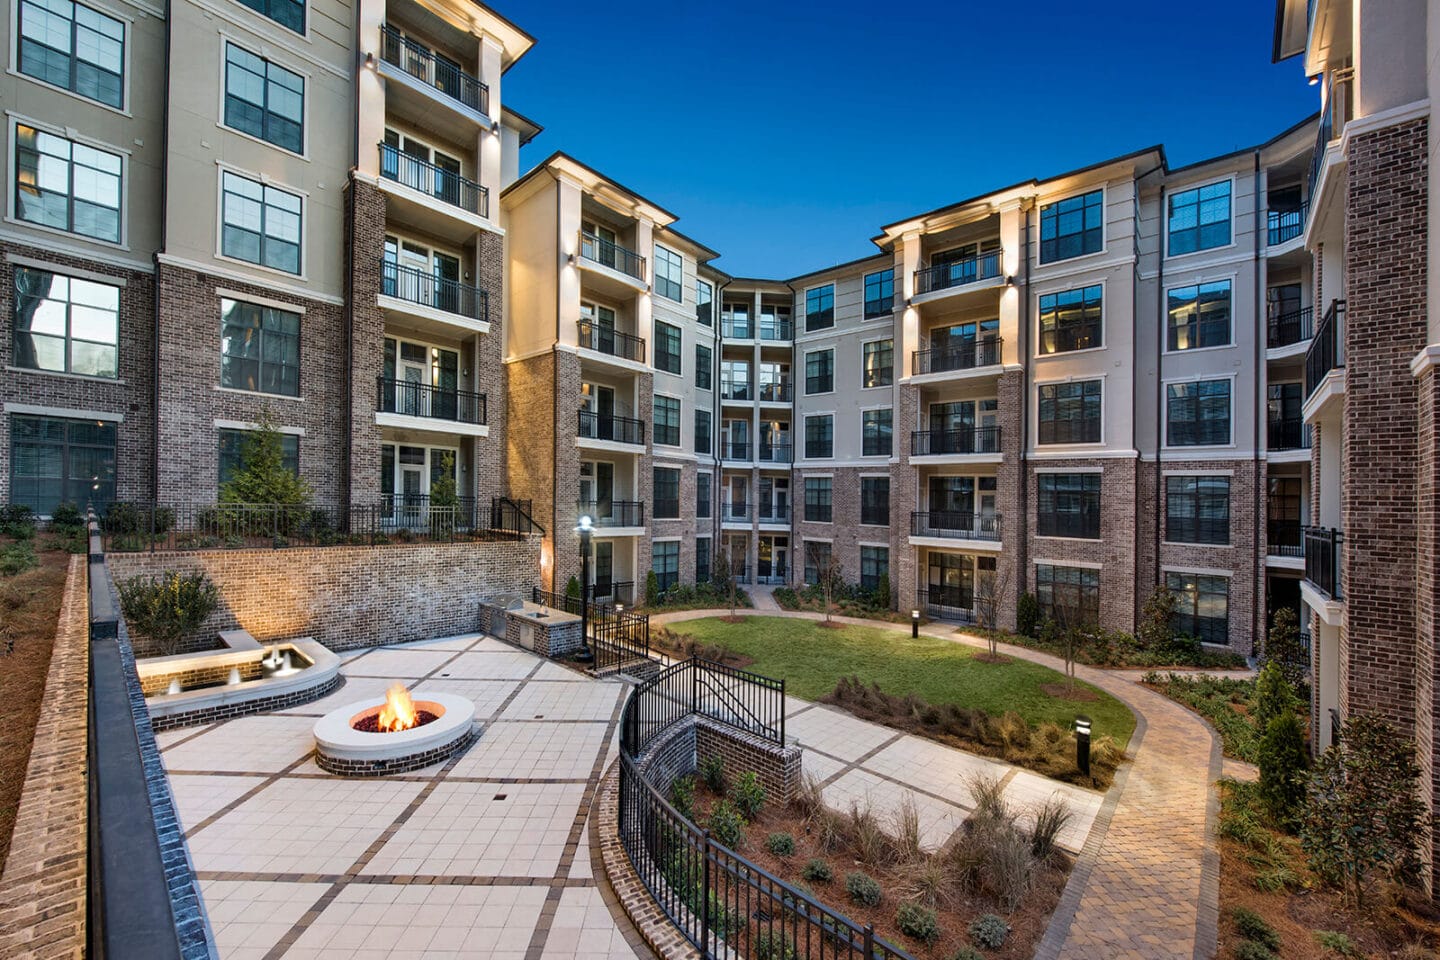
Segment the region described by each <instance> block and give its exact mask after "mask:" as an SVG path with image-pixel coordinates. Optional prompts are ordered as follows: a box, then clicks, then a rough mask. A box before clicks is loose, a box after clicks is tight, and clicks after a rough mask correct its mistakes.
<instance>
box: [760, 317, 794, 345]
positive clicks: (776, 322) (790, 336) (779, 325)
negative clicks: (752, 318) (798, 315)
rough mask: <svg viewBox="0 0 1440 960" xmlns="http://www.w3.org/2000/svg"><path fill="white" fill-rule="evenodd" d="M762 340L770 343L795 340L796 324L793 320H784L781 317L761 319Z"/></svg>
mask: <svg viewBox="0 0 1440 960" xmlns="http://www.w3.org/2000/svg"><path fill="white" fill-rule="evenodd" d="M760 339H761V340H768V341H776V342H778V341H784V340H794V339H795V323H794V321H792V320H782V319H780V318H779V317H765V316H763V315H762V316H761V317H760Z"/></svg>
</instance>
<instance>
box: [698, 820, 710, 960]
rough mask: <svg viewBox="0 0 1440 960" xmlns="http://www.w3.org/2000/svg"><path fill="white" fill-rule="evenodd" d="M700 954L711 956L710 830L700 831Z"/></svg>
mask: <svg viewBox="0 0 1440 960" xmlns="http://www.w3.org/2000/svg"><path fill="white" fill-rule="evenodd" d="M700 956H701V957H708V956H710V831H709V830H701V831H700Z"/></svg>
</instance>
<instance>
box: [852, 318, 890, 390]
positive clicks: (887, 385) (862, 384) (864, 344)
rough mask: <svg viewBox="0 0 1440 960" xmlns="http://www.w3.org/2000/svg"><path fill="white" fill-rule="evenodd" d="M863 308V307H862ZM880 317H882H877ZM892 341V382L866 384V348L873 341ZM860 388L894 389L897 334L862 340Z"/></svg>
mask: <svg viewBox="0 0 1440 960" xmlns="http://www.w3.org/2000/svg"><path fill="white" fill-rule="evenodd" d="M862 309H863V308H862ZM875 319H880V318H878V317H877V318H875ZM887 340H888V341H889V342H890V382H889V383H878V384H876V385H875V386H873V387H867V386H865V348H866V347H867V346H869V345H870V344H872V343H885V342H886V341H887ZM860 389H861V390H893V389H895V336H894V334H893V333H892V334H891V335H890V336H888V337H871V338H870V339H868V340H861V341H860Z"/></svg>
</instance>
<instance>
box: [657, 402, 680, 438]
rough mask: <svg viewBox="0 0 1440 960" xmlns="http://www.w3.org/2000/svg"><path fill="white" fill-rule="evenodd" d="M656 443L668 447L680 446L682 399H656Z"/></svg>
mask: <svg viewBox="0 0 1440 960" xmlns="http://www.w3.org/2000/svg"><path fill="white" fill-rule="evenodd" d="M655 442H656V443H659V444H664V445H665V446H668V447H678V446H680V399H679V398H678V397H662V396H659V395H657V396H656V397H655Z"/></svg>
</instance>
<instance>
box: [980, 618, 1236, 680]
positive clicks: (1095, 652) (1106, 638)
mask: <svg viewBox="0 0 1440 960" xmlns="http://www.w3.org/2000/svg"><path fill="white" fill-rule="evenodd" d="M955 632H956V633H962V634H966V635H968V636H972V637H980V638H982V639H983V638H987V637H994V638H995V639H996V640H999V641H1000V642H1001V643H1009V644H1013V645H1014V646H1017V647H1025V648H1026V649H1029V650H1039V651H1040V652H1041V653H1048V654H1050V655H1051V656H1054V657H1059V658H1061V659H1062V660H1063V659H1065V656H1066V653H1067V649H1068V651H1069V652H1070V653H1071V656H1072V657H1073V659H1074V661H1075V662H1076V663H1083V664H1085V665H1086V666H1089V667H1108V668H1112V669H1122V670H1123V669H1134V670H1141V669H1152V668H1155V667H1195V668H1199V669H1205V670H1236V669H1244V668H1245V667H1246V666H1247V662H1246V660H1245V658H1244V657H1242V656H1241V655H1240V654H1238V653H1230V652H1228V651H1225V650H1207V649H1205V648H1204V647H1202V646H1200V645H1199V644H1198V643H1196V644H1190V643H1171V644H1165V645H1161V646H1159V647H1158V648H1150V647H1145V646H1143V645H1141V644H1139V643H1138V642H1137V641H1136V639H1135V637H1134V636H1132V635H1131V634H1128V633H1120V632H1115V631H1099V630H1095V631H1087V632H1086V633H1084V634H1083V635H1082V637H1083V638H1082V639H1081V640H1080V641H1079V642H1077V643H1075V644H1073V645H1069V644H1067V643H1065V642H1064V641H1063V640H1061V639H1045V638H1044V637H1043V636H1041V637H1027V636H1025V635H1024V634H1021V633H1010V632H1009V631H1006V630H983V629H981V628H980V627H961V628H960V629H958V630H957V631H955Z"/></svg>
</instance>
